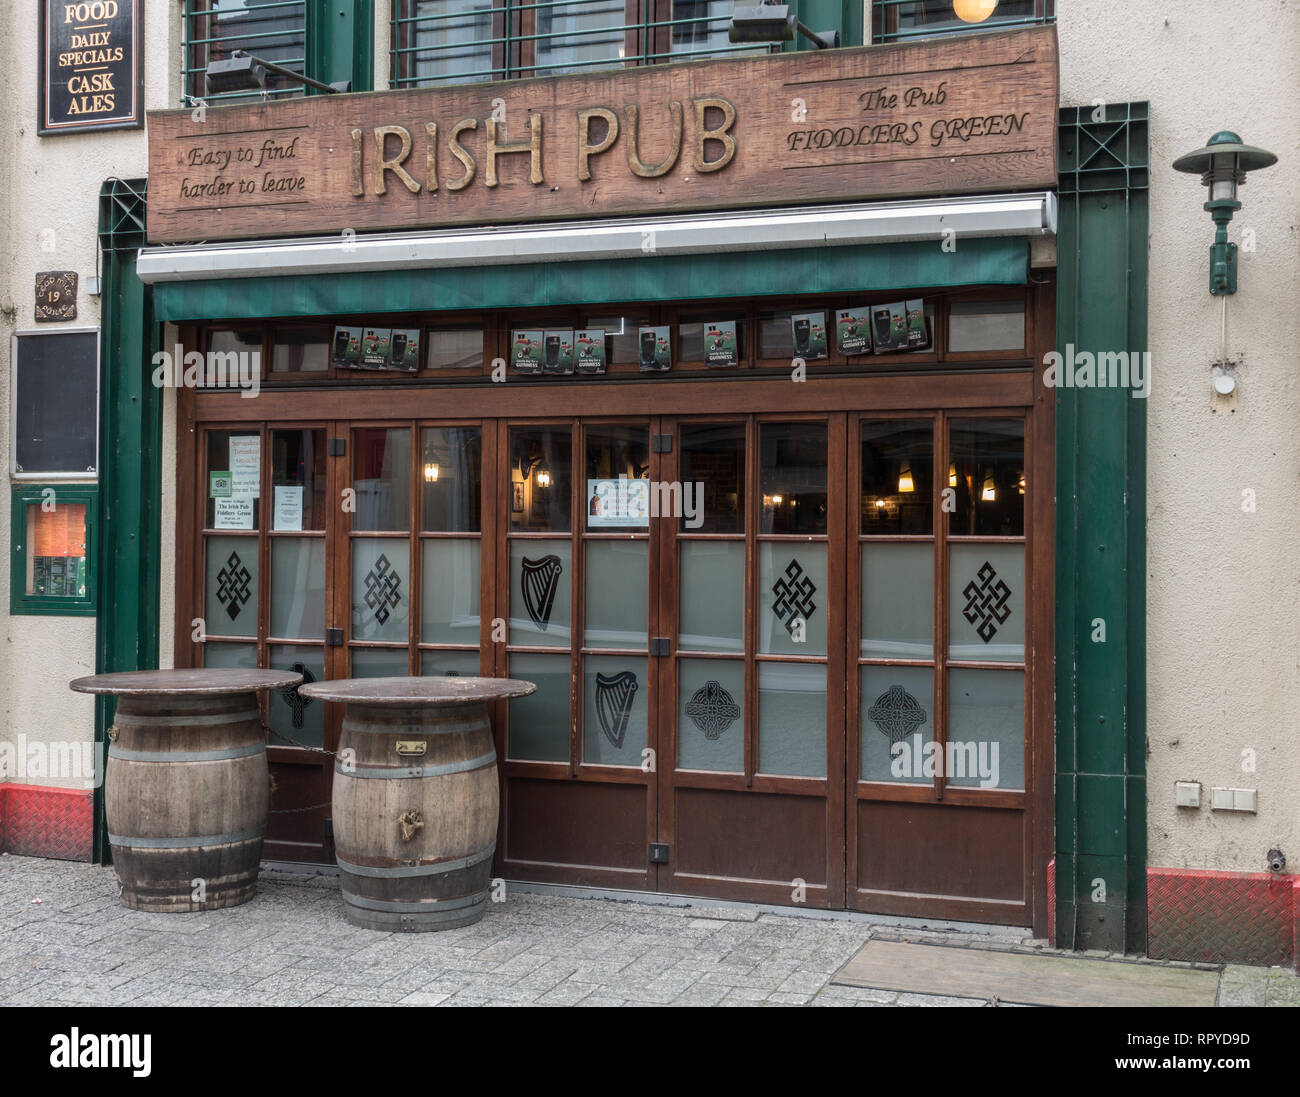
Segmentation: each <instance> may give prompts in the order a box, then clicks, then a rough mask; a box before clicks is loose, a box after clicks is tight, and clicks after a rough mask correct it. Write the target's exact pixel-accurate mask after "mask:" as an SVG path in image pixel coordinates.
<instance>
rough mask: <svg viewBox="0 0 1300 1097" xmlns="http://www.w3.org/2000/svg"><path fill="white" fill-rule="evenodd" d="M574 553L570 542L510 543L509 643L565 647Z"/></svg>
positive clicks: (531, 541) (568, 629) (569, 617)
mask: <svg viewBox="0 0 1300 1097" xmlns="http://www.w3.org/2000/svg"><path fill="white" fill-rule="evenodd" d="M572 577H573V552H572V549H571V547H570V543H569V541H568V540H567V539H566V540H563V541H560V540H555V541H552V540H549V539H548V540H527V541H511V542H510V642H511V643H512V644H521V645H528V646H531V647H547V648H567V647H568V646H569V632H570V628H569V623H570V619H571V614H570V610H571V605H570V592H571V590H572V587H571V584H572V582H573V578H572Z"/></svg>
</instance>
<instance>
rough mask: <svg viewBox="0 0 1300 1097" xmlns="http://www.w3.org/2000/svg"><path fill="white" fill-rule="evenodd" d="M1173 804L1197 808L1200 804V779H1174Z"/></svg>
mask: <svg viewBox="0 0 1300 1097" xmlns="http://www.w3.org/2000/svg"><path fill="white" fill-rule="evenodd" d="M1174 806H1175V807H1180V808H1198V807H1200V806H1201V782H1200V781H1175V782H1174Z"/></svg>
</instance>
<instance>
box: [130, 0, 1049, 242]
mask: <svg viewBox="0 0 1300 1097" xmlns="http://www.w3.org/2000/svg"><path fill="white" fill-rule="evenodd" d="M121 2H123V3H125V2H126V0H121ZM1057 82H1058V76H1057V51H1056V29H1055V28H1054V27H1034V28H1030V29H1026V30H1017V31H1010V32H1004V33H993V34H986V35H971V36H961V37H956V38H950V39H938V40H935V41H931V42H925V43H915V44H906V45H894V46H867V47H863V48H860V49H846V50H834V51H827V52H824V53H823V52H804V53H790V54H767V55H763V56H759V57H744V58H732V59H726V60H720V61H703V62H689V63H685V64H675V65H654V66H646V67H639V68H629V69H622V70H618V71H616V72H607V73H594V74H593V73H588V74H582V75H574V76H559V77H551V78H543V79H535V80H517V81H510V82H504V83H496V84H467V85H461V86H453V87H437V88H425V89H417V90H408V91H394V92H382V93H375V94H370V95H332V96H311V97H307V98H299V99H292V100H281V101H278V102H267V103H261V102H259V103H257V104H256V105H248V106H242V105H241V106H230V107H209V108H208V109H207V111H206V112H204V113H203V114H202V115H201V116H200V117H201V118H202V120H201V121H200V120H198V119H196V118H195V117H194V116H193V114H192V112H190V111H188V110H174V111H161V112H151V113H150V115H149V212H148V236H149V239H150V241H152V242H154V243H178V242H183V241H191V240H214V239H237V238H246V237H256V236H293V235H299V234H312V235H320V234H322V233H329V232H342V231H344V230H346V229H352V230H354V231H357V232H364V231H373V230H404V229H417V228H431V227H436V226H450V225H463V224H489V223H508V222H524V221H539V220H548V219H560V218H596V217H605V216H617V215H629V214H647V213H659V212H664V211H670V212H680V211H685V210H710V209H725V208H736V207H749V208H755V207H763V206H766V207H776V206H790V205H799V204H808V203H832V202H841V201H852V200H859V199H871V198H884V197H899V196H903V195H937V194H960V193H974V192H988V191H994V190H1025V189H1032V188H1037V187H1052V186H1055V185H1056V178H1057V171H1056V116H1057Z"/></svg>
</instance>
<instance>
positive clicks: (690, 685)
mask: <svg viewBox="0 0 1300 1097" xmlns="http://www.w3.org/2000/svg"><path fill="white" fill-rule="evenodd" d="M744 704H745V664H744V662H743V661H741V660H740V659H679V660H678V661H677V764H678V766H679V767H681V768H682V769H704V770H712V771H714V772H719V773H743V772H744V769H745V721H744V718H743V717H744V713H743V711H742V710H743V708H744Z"/></svg>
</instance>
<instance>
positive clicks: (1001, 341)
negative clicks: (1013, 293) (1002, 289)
mask: <svg viewBox="0 0 1300 1097" xmlns="http://www.w3.org/2000/svg"><path fill="white" fill-rule="evenodd" d="M948 349H949V350H950V351H954V352H957V351H969V350H1024V349H1025V303H1024V302H1023V301H954V302H953V303H952V304H951V305H949V306H948Z"/></svg>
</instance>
